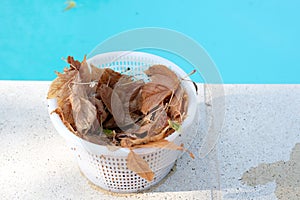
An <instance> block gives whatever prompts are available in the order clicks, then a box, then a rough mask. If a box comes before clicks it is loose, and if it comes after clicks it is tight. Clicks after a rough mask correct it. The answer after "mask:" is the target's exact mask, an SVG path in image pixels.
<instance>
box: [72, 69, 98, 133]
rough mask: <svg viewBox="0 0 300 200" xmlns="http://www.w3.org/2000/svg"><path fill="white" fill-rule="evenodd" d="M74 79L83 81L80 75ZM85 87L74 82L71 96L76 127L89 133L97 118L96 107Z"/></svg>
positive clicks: (77, 81) (82, 131)
mask: <svg viewBox="0 0 300 200" xmlns="http://www.w3.org/2000/svg"><path fill="white" fill-rule="evenodd" d="M74 81H75V82H76V83H81V78H80V76H79V75H78V76H77V77H76V78H75V80H74ZM85 89H86V86H85V85H81V84H73V86H72V91H71V92H72V93H71V96H70V101H71V104H72V111H73V118H74V121H75V125H76V129H77V130H78V131H79V132H80V133H81V134H83V135H85V134H87V133H88V131H89V130H90V129H91V128H92V126H93V125H94V122H95V120H96V119H97V111H96V107H95V105H94V104H93V103H92V102H91V101H90V100H89V99H88V96H87V93H86V92H87V91H86V90H85Z"/></svg>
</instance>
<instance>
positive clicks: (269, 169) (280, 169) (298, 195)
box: [242, 143, 300, 200]
mask: <svg viewBox="0 0 300 200" xmlns="http://www.w3.org/2000/svg"><path fill="white" fill-rule="evenodd" d="M242 181H243V182H244V183H246V184H247V185H249V186H253V187H255V186H258V185H264V184H267V183H269V182H273V181H274V182H275V183H276V189H275V194H276V197H277V198H278V199H279V200H287V199H289V200H299V199H300V143H298V144H296V145H295V147H294V148H293V150H292V152H291V155H290V160H288V161H278V162H275V163H262V164H259V165H258V166H257V167H252V168H250V169H249V170H248V171H246V172H245V173H244V174H243V176H242Z"/></svg>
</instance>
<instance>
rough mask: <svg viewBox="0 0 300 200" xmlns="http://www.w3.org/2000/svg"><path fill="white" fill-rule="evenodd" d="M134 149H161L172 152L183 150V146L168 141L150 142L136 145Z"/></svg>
mask: <svg viewBox="0 0 300 200" xmlns="http://www.w3.org/2000/svg"><path fill="white" fill-rule="evenodd" d="M133 148H161V149H171V150H183V147H182V146H178V145H177V144H175V143H174V142H171V141H168V140H165V139H163V140H158V141H155V142H149V143H147V144H139V145H135V146H134V147H133Z"/></svg>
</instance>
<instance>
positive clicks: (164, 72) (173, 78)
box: [145, 65, 180, 91]
mask: <svg viewBox="0 0 300 200" xmlns="http://www.w3.org/2000/svg"><path fill="white" fill-rule="evenodd" d="M145 73H146V74H147V75H148V76H149V77H150V78H151V82H152V83H156V84H160V85H163V86H165V87H167V88H169V89H170V90H171V91H175V90H176V88H177V87H178V85H179V83H180V81H179V79H178V77H177V75H176V74H175V73H174V72H173V71H172V70H170V69H169V68H168V67H166V66H165V65H153V66H151V67H149V69H148V70H146V71H145Z"/></svg>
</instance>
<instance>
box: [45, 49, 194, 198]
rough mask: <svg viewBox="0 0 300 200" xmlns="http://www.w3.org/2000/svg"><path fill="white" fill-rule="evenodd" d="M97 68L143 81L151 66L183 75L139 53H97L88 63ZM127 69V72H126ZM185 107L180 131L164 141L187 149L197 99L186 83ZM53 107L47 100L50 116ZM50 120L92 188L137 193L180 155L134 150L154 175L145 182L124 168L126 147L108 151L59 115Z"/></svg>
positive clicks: (162, 61)
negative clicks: (69, 126)
mask: <svg viewBox="0 0 300 200" xmlns="http://www.w3.org/2000/svg"><path fill="white" fill-rule="evenodd" d="M88 63H92V64H94V65H95V66H97V67H100V68H104V67H110V68H112V69H114V70H116V71H119V72H125V71H127V74H128V75H134V76H135V77H137V76H141V77H140V78H145V76H144V75H143V73H142V72H143V71H144V70H146V69H147V68H148V67H150V66H151V65H154V64H163V65H166V66H168V67H169V68H170V69H172V70H173V71H174V72H175V73H176V74H177V75H178V76H180V77H185V76H186V74H185V72H184V71H183V70H181V69H180V68H179V67H178V66H176V65H175V64H174V63H172V62H170V61H168V60H166V59H164V58H161V57H158V56H155V55H152V54H148V53H141V52H110V53H105V54H99V55H96V56H94V57H93V58H91V59H89V60H88ZM128 68H130V69H131V70H128ZM182 86H183V87H184V88H185V90H186V92H187V94H188V98H189V105H188V111H187V117H186V119H185V120H184V122H183V124H182V126H181V131H180V132H174V133H173V134H171V135H170V136H168V137H167V138H166V139H167V140H169V141H173V142H175V143H176V144H182V143H183V144H185V146H188V145H189V143H190V142H191V140H192V138H193V137H194V136H195V135H196V131H197V121H198V119H197V118H198V114H197V99H196V94H195V88H194V86H193V84H192V83H191V82H190V81H182ZM56 107H57V104H56V100H55V99H49V100H48V109H49V113H51V112H52V111H53V110H54V109H55V108H56ZM50 118H51V120H52V122H53V124H54V126H55V128H56V129H57V131H58V132H59V133H60V134H61V135H62V136H63V137H64V138H65V139H66V141H67V143H68V145H69V147H70V148H71V150H72V151H73V153H74V155H75V157H76V159H77V161H78V164H79V167H80V169H81V171H82V173H83V174H84V175H85V176H86V177H87V178H88V179H89V180H90V181H91V182H92V183H94V184H95V185H97V186H99V187H101V188H103V189H106V190H109V191H112V192H122V193H124V192H138V191H141V190H145V189H147V188H149V187H151V186H152V185H154V184H156V183H158V182H159V181H160V180H162V179H163V178H164V177H165V176H166V175H167V174H168V173H169V171H170V170H171V168H172V167H173V165H174V163H175V161H176V159H177V158H178V157H179V156H180V154H181V153H182V152H180V151H175V150H168V149H158V148H150V149H149V148H141V149H136V150H134V151H135V153H137V154H139V155H140V156H141V157H142V158H144V159H145V160H146V161H147V162H148V163H149V165H150V168H151V169H152V170H153V172H154V173H155V177H154V180H153V181H151V182H148V181H147V180H145V179H143V178H141V177H140V176H138V175H137V174H136V173H134V172H132V171H131V170H129V169H128V168H127V165H126V159H127V155H128V153H129V150H128V149H127V148H119V149H117V150H111V149H108V148H107V147H106V146H101V145H97V144H94V143H90V142H88V141H85V140H83V139H81V138H79V137H77V136H75V135H74V134H73V133H72V132H70V131H69V130H68V129H67V128H66V127H65V126H64V124H63V123H62V121H61V120H60V118H59V116H58V115H56V114H50Z"/></svg>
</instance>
